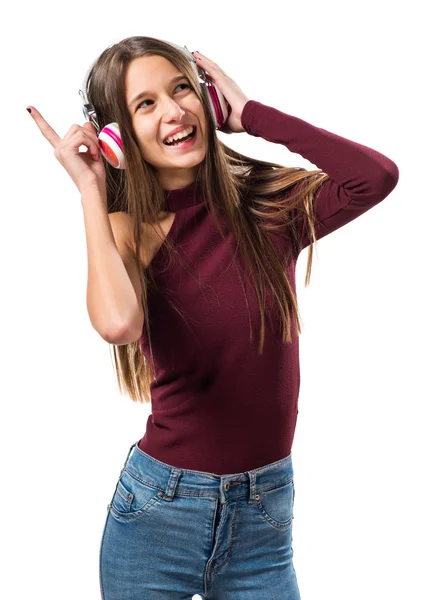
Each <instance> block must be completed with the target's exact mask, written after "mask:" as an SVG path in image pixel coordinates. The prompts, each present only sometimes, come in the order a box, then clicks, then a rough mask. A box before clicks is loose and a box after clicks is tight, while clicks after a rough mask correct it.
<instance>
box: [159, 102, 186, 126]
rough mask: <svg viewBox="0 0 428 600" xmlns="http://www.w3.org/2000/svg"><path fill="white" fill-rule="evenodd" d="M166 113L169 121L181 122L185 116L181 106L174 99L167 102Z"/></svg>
mask: <svg viewBox="0 0 428 600" xmlns="http://www.w3.org/2000/svg"><path fill="white" fill-rule="evenodd" d="M164 113H165V119H166V120H167V121H181V119H182V118H183V115H184V114H185V112H184V110H183V109H182V108H181V106H180V105H179V104H177V102H176V101H175V100H173V99H172V98H168V99H167V100H166V101H165V109H164Z"/></svg>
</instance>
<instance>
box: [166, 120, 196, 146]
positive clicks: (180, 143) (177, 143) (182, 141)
mask: <svg viewBox="0 0 428 600" xmlns="http://www.w3.org/2000/svg"><path fill="white" fill-rule="evenodd" d="M195 136H196V126H195V125H192V132H191V133H189V135H187V136H186V137H184V138H181V139H179V140H175V141H173V142H169V143H168V142H163V143H164V144H165V146H170V147H180V146H184V145H185V144H186V143H188V142H190V141H191V140H193V138H194V137H195Z"/></svg>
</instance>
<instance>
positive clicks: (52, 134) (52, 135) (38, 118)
mask: <svg viewBox="0 0 428 600" xmlns="http://www.w3.org/2000/svg"><path fill="white" fill-rule="evenodd" d="M28 108H31V113H30V114H31V116H32V117H33V119H34V121H35V122H36V125H37V127H38V128H39V129H40V131H41V132H42V134H43V135H44V137H45V138H46V139H47V140H48V142H49V143H50V144H51V145H52V146H53V147H54V148H56V147H57V145H58V142H59V141H60V140H61V138H60V136H59V135H58V134H57V132H56V131H55V130H54V129H53V128H52V127H51V126H50V125H49V123H48V122H47V121H46V120H45V119H44V118H43V117H42V115H41V114H40V113H39V111H38V110H37V109H35V108H34V106H31V105H29V107H28Z"/></svg>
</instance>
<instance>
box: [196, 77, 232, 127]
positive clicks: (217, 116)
mask: <svg viewBox="0 0 428 600" xmlns="http://www.w3.org/2000/svg"><path fill="white" fill-rule="evenodd" d="M202 85H204V86H205V90H206V92H207V96H208V104H209V106H210V109H211V115H212V117H213V121H214V125H215V127H216V129H220V128H221V127H223V125H224V124H225V123H226V121H227V119H228V117H229V114H230V108H231V107H230V104H229V103H228V102H227V100H226V98H225V97H224V96H223V94H222V93H221V91H220V90H219V88H218V87H217V86H216V85H215V83H208V84H207V83H203V84H202Z"/></svg>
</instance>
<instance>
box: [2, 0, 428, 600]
mask: <svg viewBox="0 0 428 600" xmlns="http://www.w3.org/2000/svg"><path fill="white" fill-rule="evenodd" d="M398 6H399V8H398ZM420 7H421V4H420V3H416V2H409V1H408V2H406V3H396V2H387V1H386V0H385V1H379V2H376V1H370V2H367V1H366V0H363V1H360V2H358V3H356V4H355V3H343V2H332V1H331V0H327V1H324V2H315V1H311V2H300V3H298V2H294V3H288V2H272V1H265V2H263V3H261V4H255V5H254V6H252V7H251V6H250V4H248V3H247V2H236V1H235V2H233V3H232V2H230V1H227V2H224V1H218V2H216V4H215V5H213V6H209V5H207V4H206V3H204V2H198V3H191V4H187V5H185V4H183V3H177V2H165V1H163V2H149V3H146V2H126V1H123V2H121V3H119V4H117V3H111V4H110V3H108V2H98V1H95V2H92V3H84V2H79V1H75V2H73V3H69V4H68V5H67V4H63V5H61V8H60V7H59V5H58V4H57V3H52V4H50V3H48V2H38V3H27V4H25V3H21V4H18V3H13V4H12V5H9V7H8V11H9V12H8V16H6V15H4V19H3V28H2V29H3V32H2V38H1V54H2V58H3V60H2V70H3V74H2V75H3V77H2V79H3V93H2V99H1V102H2V129H3V132H2V166H3V170H2V171H3V177H2V187H3V189H2V235H1V236H0V240H1V241H0V243H1V261H2V269H1V270H2V289H3V293H2V296H1V303H2V306H1V321H2V322H1V331H2V337H3V345H2V355H3V356H2V377H1V383H2V390H1V431H0V433H1V435H0V440H1V460H2V466H1V472H2V484H3V485H2V490H3V491H2V494H1V501H2V508H1V511H2V527H1V540H2V541H1V545H2V546H3V551H4V554H3V559H2V571H3V574H2V578H1V582H0V587H1V589H0V595H1V597H3V598H7V599H8V600H15V599H16V600H22V599H23V598H27V597H31V598H43V600H59V599H61V600H76V599H77V598H79V599H84V600H86V599H96V598H99V597H100V592H99V581H98V558H99V557H98V552H99V546H100V542H101V534H102V529H103V526H104V522H105V519H106V516H107V510H106V509H107V504H108V503H109V502H110V499H111V496H112V493H113V491H114V488H115V485H116V481H117V478H118V476H119V473H120V469H121V468H122V466H123V463H124V461H125V458H126V455H127V452H128V449H129V446H130V445H131V444H132V443H133V442H135V441H136V440H138V439H140V438H141V437H142V436H143V434H144V431H145V424H146V419H147V416H148V415H149V414H150V406H148V405H144V406H143V405H141V404H134V403H132V402H131V401H130V400H129V399H128V398H126V397H122V396H121V395H120V394H119V391H118V388H117V386H116V381H115V377H114V372H113V363H112V356H113V354H112V351H110V348H109V345H108V344H107V343H106V342H105V341H104V340H103V339H102V338H101V337H100V336H99V335H98V333H97V332H96V331H95V330H94V329H93V327H92V325H91V323H90V321H89V317H88V314H87V310H86V283H87V279H86V277H87V257H86V242H85V230H84V221H83V211H82V207H81V203H80V195H79V192H78V190H77V188H76V187H75V186H74V183H73V182H72V180H71V179H70V177H69V176H68V174H67V173H66V171H65V170H64V169H63V167H62V166H61V165H60V163H59V162H58V161H57V160H56V159H55V157H54V155H53V148H52V147H51V146H50V145H49V143H48V142H47V140H46V139H45V138H44V137H43V136H42V134H41V133H40V131H39V130H38V128H37V127H36V124H35V122H34V121H33V120H32V118H31V116H30V115H29V114H28V113H27V111H26V110H25V108H26V106H28V105H29V104H31V105H33V106H35V107H36V108H37V109H38V110H39V111H40V112H41V113H42V115H43V116H44V117H45V118H46V119H47V120H48V122H49V123H50V124H51V126H52V127H53V128H54V129H55V130H56V131H57V132H58V134H59V135H62V136H63V135H65V133H66V132H67V131H68V129H69V128H70V127H71V125H72V124H73V123H79V124H81V125H82V124H83V122H84V118H83V114H82V109H81V102H80V97H79V95H78V90H79V88H80V87H81V84H82V79H83V76H84V74H85V73H86V71H87V68H88V67H89V65H90V64H91V63H92V61H93V60H94V59H95V58H96V57H97V56H98V55H99V54H100V53H101V51H102V50H103V49H104V48H105V47H106V46H108V45H110V44H112V43H114V42H117V41H119V40H121V39H123V38H125V37H128V36H133V35H147V36H151V37H159V38H161V39H165V40H169V41H173V42H175V43H177V44H181V45H186V46H187V47H188V48H189V49H190V50H191V51H193V50H199V51H201V52H202V53H203V54H205V55H206V56H208V57H209V58H211V59H212V60H214V61H215V62H217V63H218V64H219V65H220V66H221V67H222V68H223V69H224V70H225V71H226V72H227V73H228V74H229V75H230V76H231V77H232V78H233V79H235V81H236V82H237V83H238V85H239V86H240V87H241V88H242V89H243V91H244V92H245V93H246V94H247V96H248V97H249V98H250V99H254V100H258V101H260V102H263V103H265V104H268V105H270V106H273V107H275V108H277V109H279V110H282V111H283V112H286V113H288V114H291V115H294V116H297V117H299V118H302V119H305V120H306V121H308V122H310V123H312V124H314V125H317V126H319V127H322V128H324V129H327V130H329V131H331V132H334V133H337V134H339V135H341V136H343V137H347V138H348V139H351V140H353V141H356V142H359V143H362V144H364V145H366V146H369V147H372V148H374V149H376V150H378V151H380V152H382V153H384V154H386V156H388V157H389V158H391V159H392V160H393V161H394V162H395V163H396V164H397V165H398V167H399V171H400V180H399V183H398V185H397V187H396V188H395V189H394V191H393V192H392V193H391V194H390V196H388V197H387V198H386V199H385V200H384V201H383V202H381V203H380V204H379V205H377V206H375V207H374V208H373V209H371V210H370V211H368V212H367V213H366V214H364V215H362V216H360V217H359V218H357V219H356V220H355V221H353V222H351V223H349V224H348V225H346V226H344V227H343V228H341V229H339V230H338V231H336V232H334V233H332V234H330V235H329V236H327V237H326V238H324V239H322V240H320V242H319V243H318V252H317V254H315V255H314V263H313V270H312V278H311V283H310V285H309V287H306V288H305V287H304V277H305V270H306V261H307V256H308V250H307V249H306V250H304V251H303V252H302V254H301V255H300V257H299V261H298V265H297V273H296V277H297V294H298V301H299V307H300V313H301V316H302V324H303V331H302V335H301V337H300V352H301V354H300V357H301V390H300V398H299V416H298V422H297V429H296V434H295V439H294V446H293V465H294V471H295V488H296V498H295V509H294V517H295V518H294V522H293V549H294V566H295V569H296V573H297V577H298V583H299V587H300V592H301V595H302V598H303V600H344V599H346V600H357V599H358V600H360V599H361V598H364V599H365V600H379V599H383V598H388V600H403V598H406V599H407V598H408V599H410V598H411V599H412V600H422V599H424V598H427V597H428V584H427V580H426V564H427V558H428V556H427V544H426V540H427V535H428V527H427V517H426V507H427V505H428V496H427V491H426V490H427V486H426V479H427V467H426V463H427V454H428V453H427V442H426V426H427V420H426V417H425V415H426V410H425V409H426V403H427V400H428V393H427V384H426V371H427V367H426V362H427V352H426V338H427V319H426V306H427V304H428V297H427V294H426V291H425V290H426V282H425V277H426V258H427V256H426V246H425V243H423V242H424V238H425V235H426V221H427V208H426V206H427V193H426V169H427V160H426V159H427V151H426V141H427V133H428V132H427V121H428V120H427V106H426V96H425V95H424V94H422V85H423V80H424V79H425V74H426V64H425V63H424V62H423V60H422V56H423V55H425V57H426V56H427V47H426V45H425V47H424V44H423V41H422V40H423V35H424V33H425V31H424V29H423V25H422V21H423V20H422V16H421V13H420V12H419V11H420V10H421V8H420ZM218 135H219V137H220V139H221V140H222V141H224V142H225V143H227V144H228V145H230V146H231V147H232V148H235V149H237V150H239V151H242V152H243V153H244V154H247V155H250V156H254V157H257V158H260V159H262V160H272V161H274V162H278V163H281V164H283V165H291V166H293V165H295V166H303V167H305V168H316V165H312V164H311V163H309V162H308V161H306V160H305V159H304V158H303V157H301V156H300V155H298V154H294V153H291V152H289V151H288V150H287V148H286V147H285V146H281V145H276V144H271V143H268V142H266V141H265V140H263V139H261V138H255V137H252V136H250V135H248V134H246V133H242V134H240V135H236V134H235V135H226V134H223V133H221V132H220V133H218ZM196 592H197V590H195V593H196ZM267 600H269V599H267Z"/></svg>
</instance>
